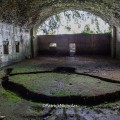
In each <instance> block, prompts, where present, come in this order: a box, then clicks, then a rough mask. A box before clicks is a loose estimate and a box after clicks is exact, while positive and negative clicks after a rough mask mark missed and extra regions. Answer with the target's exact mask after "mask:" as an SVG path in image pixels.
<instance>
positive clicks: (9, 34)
mask: <svg viewBox="0 0 120 120" xmlns="http://www.w3.org/2000/svg"><path fill="white" fill-rule="evenodd" d="M6 44H7V45H8V53H7V54H5V52H4V51H5V48H4V45H6ZM16 45H18V47H17V48H18V49H19V50H18V51H16ZM29 55H30V33H29V30H27V29H24V28H22V27H19V26H14V25H11V24H6V23H0V67H3V66H5V65H9V64H11V63H14V62H17V61H21V60H22V59H24V58H25V57H28V56H29Z"/></svg>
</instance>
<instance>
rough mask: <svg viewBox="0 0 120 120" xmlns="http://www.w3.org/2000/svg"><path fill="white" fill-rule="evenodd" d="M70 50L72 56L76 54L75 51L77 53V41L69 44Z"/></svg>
mask: <svg viewBox="0 0 120 120" xmlns="http://www.w3.org/2000/svg"><path fill="white" fill-rule="evenodd" d="M69 51H70V56H71V57H73V56H75V53H76V44H75V43H70V44H69Z"/></svg>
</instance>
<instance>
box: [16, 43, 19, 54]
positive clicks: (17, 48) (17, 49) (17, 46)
mask: <svg viewBox="0 0 120 120" xmlns="http://www.w3.org/2000/svg"><path fill="white" fill-rule="evenodd" d="M15 50H16V53H19V41H15Z"/></svg>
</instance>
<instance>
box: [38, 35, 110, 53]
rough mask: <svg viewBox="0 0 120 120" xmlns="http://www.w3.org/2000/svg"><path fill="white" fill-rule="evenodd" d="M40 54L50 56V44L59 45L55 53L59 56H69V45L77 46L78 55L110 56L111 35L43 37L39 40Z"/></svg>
mask: <svg viewBox="0 0 120 120" xmlns="http://www.w3.org/2000/svg"><path fill="white" fill-rule="evenodd" d="M36 42H37V48H38V49H37V50H38V54H50V53H51V52H52V51H50V47H49V45H50V43H57V47H56V49H54V50H53V52H54V53H55V52H56V54H57V55H60V54H61V55H69V53H70V49H69V44H70V43H75V44H76V54H94V55H96V54H97V55H98V54H100V55H110V53H111V35H110V34H97V35H96V34H93V35H89V34H77V35H46V36H45V35H43V36H38V38H37V41H36Z"/></svg>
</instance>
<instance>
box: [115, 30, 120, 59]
mask: <svg viewBox="0 0 120 120" xmlns="http://www.w3.org/2000/svg"><path fill="white" fill-rule="evenodd" d="M116 57H117V58H120V28H116Z"/></svg>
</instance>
